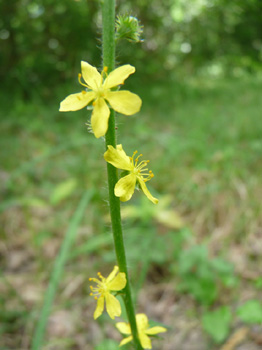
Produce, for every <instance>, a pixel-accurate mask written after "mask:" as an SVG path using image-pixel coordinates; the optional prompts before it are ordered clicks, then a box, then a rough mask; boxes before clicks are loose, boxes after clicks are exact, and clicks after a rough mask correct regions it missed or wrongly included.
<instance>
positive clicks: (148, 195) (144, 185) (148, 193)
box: [137, 177, 158, 204]
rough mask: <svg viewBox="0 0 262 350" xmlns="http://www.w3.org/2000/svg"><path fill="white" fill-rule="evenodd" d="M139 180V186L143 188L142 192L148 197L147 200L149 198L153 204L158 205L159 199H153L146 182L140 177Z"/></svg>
mask: <svg viewBox="0 0 262 350" xmlns="http://www.w3.org/2000/svg"><path fill="white" fill-rule="evenodd" d="M137 179H138V181H139V184H140V186H141V188H142V191H143V192H144V194H145V195H146V196H147V198H148V199H149V200H150V201H151V202H153V203H154V204H157V203H158V199H157V198H155V197H153V196H152V194H151V193H150V192H149V191H148V188H147V187H146V184H145V182H144V181H143V180H142V179H141V178H140V177H138V178H137Z"/></svg>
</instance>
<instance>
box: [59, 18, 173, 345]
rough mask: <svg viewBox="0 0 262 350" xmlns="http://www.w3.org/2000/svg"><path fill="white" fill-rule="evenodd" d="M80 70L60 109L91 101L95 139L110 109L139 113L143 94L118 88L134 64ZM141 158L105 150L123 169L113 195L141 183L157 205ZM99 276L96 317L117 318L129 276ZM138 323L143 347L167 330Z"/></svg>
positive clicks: (123, 196) (94, 292) (129, 192)
mask: <svg viewBox="0 0 262 350" xmlns="http://www.w3.org/2000/svg"><path fill="white" fill-rule="evenodd" d="M119 21H120V20H119ZM128 23H129V24H130V23H131V24H132V26H133V27H134V28H136V33H140V32H139V31H138V29H139V25H138V22H136V21H135V20H134V18H131V17H130V18H129V19H128ZM120 24H121V23H120V22H119V25H120ZM121 25H122V24H121ZM119 28H120V27H119ZM121 28H122V27H121ZM137 28H138V29H137ZM122 29H123V28H122ZM122 29H121V30H122ZM119 33H120V29H119ZM132 35H133V34H132ZM137 35H138V34H137ZM132 38H133V36H132ZM135 39H136V40H139V37H138V36H137V37H135ZM81 71H82V73H81V74H79V77H78V80H79V83H80V84H81V85H82V86H83V87H84V89H83V90H82V91H81V92H79V93H75V94H71V95H69V96H67V97H66V98H65V99H64V100H63V101H62V102H61V104H60V111H61V112H67V111H77V110H79V109H82V108H84V107H87V106H88V105H90V103H91V102H92V107H91V108H92V114H91V129H92V131H93V133H94V135H95V137H96V138H99V137H102V136H104V135H105V134H106V133H107V130H108V122H109V118H110V108H112V109H114V110H115V111H116V112H118V113H122V114H125V115H132V114H135V113H137V112H139V110H140V108H141V104H142V101H141V99H140V97H138V96H137V95H136V94H133V93H131V92H129V91H126V90H121V91H118V87H119V86H120V85H122V84H124V81H125V80H126V79H127V78H128V77H129V75H130V74H133V73H134V72H135V68H134V67H132V66H130V65H129V64H127V65H124V66H121V67H118V68H116V69H115V70H113V71H112V72H111V73H109V74H108V73H107V71H108V69H107V67H104V68H103V70H102V72H101V73H99V72H98V71H97V69H96V68H95V67H92V66H91V65H90V64H89V63H87V62H84V61H82V62H81ZM140 157H142V154H139V155H137V151H135V152H134V153H133V155H132V156H131V157H129V156H127V154H126V153H125V151H124V149H123V147H122V145H121V144H119V145H117V146H116V147H114V146H113V145H108V148H107V151H106V152H105V153H104V159H105V161H106V162H108V163H109V164H111V165H112V166H114V167H115V168H116V169H121V170H123V171H124V173H123V174H121V175H122V176H121V178H120V179H119V180H118V181H117V183H116V184H115V187H114V194H115V196H116V197H118V198H119V199H120V200H121V201H123V202H126V201H128V200H130V199H131V197H132V196H133V194H134V191H135V188H136V186H138V187H139V188H140V189H141V190H142V191H143V193H144V194H145V195H146V197H147V198H148V199H149V200H150V201H151V202H153V203H154V204H157V203H158V199H156V198H155V197H153V196H152V194H151V193H150V192H149V190H148V188H147V186H146V182H148V181H149V180H150V179H152V177H154V174H153V173H152V171H151V170H148V163H149V160H141V158H140ZM97 275H98V278H89V280H90V281H92V282H94V283H95V284H96V285H95V286H90V289H91V293H90V295H91V296H93V297H94V298H95V299H96V300H97V305H96V309H95V312H94V319H97V318H98V317H99V316H101V315H102V313H103V311H104V309H106V311H107V313H108V315H109V316H110V318H111V319H115V317H119V316H120V315H121V304H120V302H119V300H118V299H117V295H118V294H119V293H120V294H122V293H123V294H125V288H126V284H127V276H126V274H125V273H124V272H121V271H119V267H118V266H115V267H114V269H113V271H112V272H111V273H110V274H109V275H108V277H103V276H102V275H101V273H100V272H98V273H97ZM136 323H137V332H138V338H139V341H140V343H141V346H142V347H143V348H144V349H151V348H152V345H151V340H150V338H149V336H150V335H155V334H158V333H162V332H166V328H164V327H160V326H155V327H152V328H150V327H149V323H148V318H147V316H146V315H145V314H137V315H136ZM116 327H117V329H118V330H119V331H120V332H121V333H122V334H124V335H127V337H125V338H124V339H123V340H122V341H121V343H120V346H122V345H124V344H126V343H128V342H130V341H131V340H132V339H133V336H132V331H131V326H130V325H129V324H128V323H125V322H118V323H117V324H116Z"/></svg>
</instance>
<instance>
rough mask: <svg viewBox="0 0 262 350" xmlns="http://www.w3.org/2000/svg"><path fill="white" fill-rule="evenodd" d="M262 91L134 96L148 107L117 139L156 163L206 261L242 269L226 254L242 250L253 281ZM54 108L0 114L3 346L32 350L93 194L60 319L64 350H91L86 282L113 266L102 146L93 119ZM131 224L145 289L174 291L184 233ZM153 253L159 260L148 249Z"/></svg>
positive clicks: (54, 336)
mask: <svg viewBox="0 0 262 350" xmlns="http://www.w3.org/2000/svg"><path fill="white" fill-rule="evenodd" d="M261 85H262V81H261V80H259V79H254V78H243V79H242V80H192V81H187V82H185V83H180V84H177V83H175V82H174V83H172V82H170V83H169V84H167V85H165V84H163V83H159V84H153V85H152V86H150V88H149V89H145V88H144V87H139V88H135V87H133V88H132V90H133V91H134V90H135V91H136V92H138V93H139V94H140V96H141V97H142V99H143V109H142V111H141V113H140V114H139V115H137V116H134V117H125V116H119V117H118V131H119V142H121V143H123V145H124V147H125V149H126V152H127V153H128V154H132V153H133V151H134V150H135V149H138V151H139V152H141V153H143V154H144V156H145V158H148V159H150V160H151V163H150V167H151V169H152V170H153V172H154V174H155V178H154V179H152V181H150V183H149V188H150V190H152V193H153V194H154V195H156V196H158V197H159V198H160V199H161V198H162V197H163V196H165V195H167V194H168V195H169V196H170V198H171V199H170V204H168V205H167V208H166V210H173V211H175V212H176V213H177V214H178V216H180V217H182V218H183V221H184V222H185V225H186V226H187V227H189V228H190V232H192V235H193V237H194V241H195V242H198V243H203V242H204V243H205V244H207V245H208V247H209V252H210V255H212V256H217V255H219V256H220V255H222V256H223V257H224V258H226V259H232V260H234V257H232V256H231V253H230V251H231V249H233V248H234V249H235V248H236V247H240V252H241V254H242V257H243V259H244V257H245V259H244V260H245V264H246V265H245V268H246V269H247V270H249V271H251V272H254V274H256V273H257V265H258V264H259V263H260V262H261V256H260V255H259V252H258V253H254V251H252V249H250V250H248V247H249V246H250V245H251V244H253V243H252V242H253V240H254V239H256V237H257V232H259V228H261V225H262V222H261V217H260V216H259V213H261V212H262V204H261V197H262V192H261V177H260V174H261V170H262V169H261V168H262V163H261V161H260V160H261V153H262V140H261V134H262V121H261V111H262V101H261V96H260V90H261ZM65 95H66V94H64V93H62V95H61V96H60V97H59V98H60V99H62V98H64V96H65ZM57 110H58V102H57V103H54V104H50V105H46V104H43V103H41V102H39V103H36V102H35V101H32V102H30V103H25V102H23V101H19V100H17V101H14V103H13V104H12V108H11V109H9V110H8V109H6V111H5V113H2V115H1V116H0V117H1V129H2V131H3V132H2V135H3V136H2V137H1V139H0V147H1V149H2V150H5V151H4V152H1V154H0V163H1V165H2V170H1V172H0V177H1V184H2V186H1V187H2V188H1V194H2V197H3V200H2V202H1V205H0V211H1V216H2V219H1V220H2V223H1V226H0V227H1V228H0V237H1V242H2V243H1V246H0V253H1V254H0V256H2V258H1V265H2V272H1V275H0V290H1V300H0V302H1V304H2V309H3V312H2V314H1V316H0V324H1V327H0V334H1V337H0V339H1V340H0V348H1V349H2V348H4V349H8V350H11V349H17V348H19V349H20V348H21V349H29V348H30V344H31V339H32V334H33V329H34V322H35V319H36V318H37V312H38V311H37V310H40V308H41V305H42V300H43V296H44V291H45V288H46V286H47V284H48V280H49V277H50V273H51V269H52V267H53V261H54V259H55V256H56V254H57V252H58V250H59V247H60V244H61V242H62V241H63V236H64V234H65V232H66V230H67V228H68V222H69V218H70V217H71V216H72V214H73V211H74V208H75V207H76V206H77V203H78V202H79V200H80V198H81V196H82V194H83V193H84V192H85V191H86V190H90V189H93V191H94V192H93V199H92V203H91V205H89V206H88V208H87V210H86V215H85V217H84V219H83V221H82V224H81V227H80V228H79V229H78V234H77V237H76V242H75V245H74V246H73V247H72V249H71V251H70V256H71V258H70V259H71V260H70V261H68V262H67V267H66V273H65V276H64V278H63V280H62V281H61V283H60V286H59V289H58V295H59V297H58V296H57V297H56V299H55V302H56V303H55V306H54V307H53V310H52V311H53V315H57V314H58V315H59V310H67V312H69V311H70V310H71V311H70V312H71V314H70V320H71V319H74V320H75V321H74V322H73V325H71V328H72V331H71V332H72V334H71V333H70V331H65V330H64V332H65V335H64V340H63V339H60V342H61V344H59V345H57V347H56V349H60V348H61V349H75V348H76V349H81V350H82V349H84V347H81V344H82V343H81V341H77V340H76V339H78V338H79V337H80V338H81V337H82V338H83V339H84V340H83V341H82V342H84V343H85V344H86V343H87V344H89V346H90V349H91V348H92V349H93V347H94V346H99V343H98V342H97V341H96V340H95V339H93V338H92V336H91V335H90V334H89V333H88V335H86V333H87V332H86V330H87V328H88V324H89V322H91V317H92V310H93V309H94V303H93V300H90V299H91V298H88V299H87V297H86V296H87V295H88V285H89V283H88V278H89V277H90V276H92V275H93V274H94V273H96V271H99V270H101V271H103V272H104V274H106V273H107V272H109V271H110V270H111V265H112V264H114V253H113V252H112V239H111V236H110V225H109V222H108V217H107V215H108V206H107V201H106V198H107V188H106V176H105V164H104V161H103V152H104V144H103V141H102V140H96V139H95V138H94V137H93V136H92V135H91V134H88V132H87V130H86V126H85V122H86V119H87V117H86V116H87V113H86V112H85V111H79V112H76V113H59V112H58V111H57ZM130 204H131V205H136V204H138V205H140V204H141V194H139V193H136V195H135V197H134V198H133V199H132V201H131V202H130V203H128V204H127V205H124V207H125V208H129V207H130ZM142 204H143V203H142ZM161 210H162V209H161ZM163 210H164V209H163ZM124 226H125V232H126V243H127V245H128V258H129V264H130V270H131V273H132V276H133V279H135V281H134V282H135V283H134V285H135V287H136V289H137V292H139V287H140V286H141V285H144V286H145V287H146V286H147V284H150V283H151V281H158V283H160V282H161V281H166V282H168V283H171V284H172V283H174V280H176V278H177V277H176V276H175V275H174V271H175V269H173V268H172V269H169V268H168V267H167V266H168V265H169V264H172V263H175V262H176V260H174V259H176V258H174V257H175V256H176V254H175V253H174V250H175V247H172V244H175V243H174V242H175V240H174V237H175V232H176V231H175V230H174V229H171V228H170V226H169V225H168V223H166V224H165V223H163V222H161V223H160V222H159V221H158V220H157V217H156V214H155V213H154V212H152V211H151V207H150V206H147V205H144V206H143V209H141V215H140V217H139V216H138V217H136V218H134V219H131V218H130V217H129V218H127V219H125V222H124ZM257 239H258V240H259V237H257ZM156 241H157V242H158V243H157V249H155V248H154V249H155V250H154V249H153V247H154V242H156ZM141 242H144V243H145V244H143V243H142V244H141ZM163 242H164V243H165V242H166V243H167V244H166V245H165V244H163ZM170 242H171V243H170ZM172 242H173V243H172ZM138 245H140V246H141V249H142V253H141V251H140V250H138V251H137V247H138ZM148 246H150V247H152V249H153V250H152V249H151V253H152V251H153V253H152V254H150V250H149V252H148V253H147V252H146V251H147V249H146V247H148ZM167 246H168V249H167ZM143 252H145V253H144V254H145V255H144V256H145V258H144V259H143V260H144V264H143V261H141V254H143ZM172 259H173V260H172ZM233 262H234V261H233ZM141 264H142V265H141ZM141 267H142V268H141ZM140 270H141V271H142V272H141V275H139V271H140ZM237 272H238V273H241V272H240V271H238V269H237ZM135 276H138V278H137V279H136V278H135ZM252 283H253V282H252ZM253 289H254V287H253ZM238 294H239V295H240V291H239V292H238ZM137 297H138V300H139V294H138V295H137ZM68 310H69V311H68ZM83 319H84V321H83ZM79 320H82V321H79ZM102 320H103V319H102ZM61 323H62V324H63V322H62V321H61ZM102 323H103V321H102ZM65 328H66V326H65ZM69 328H70V327H69ZM71 328H70V329H71ZM66 329H67V328H66ZM102 329H103V327H102ZM96 332H98V333H97V339H101V338H102V339H103V338H104V339H106V338H108V336H105V335H104V333H103V332H104V331H98V330H96ZM99 332H102V333H101V334H100V333H99ZM105 332H106V331H105ZM91 333H92V332H91ZM58 334H59V332H58V331H55V330H53V331H52V329H50V328H49V330H48V334H47V338H46V347H45V349H52V346H53V345H52V344H55V343H56V341H58V338H59V337H60V335H58ZM76 334H77V337H76ZM70 337H71V338H70ZM62 338H63V337H62ZM72 338H73V340H72ZM82 338H81V339H82ZM67 339H68V340H67ZM210 349H211V348H210ZM88 350H89V348H88Z"/></svg>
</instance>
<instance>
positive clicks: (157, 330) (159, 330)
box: [145, 326, 167, 335]
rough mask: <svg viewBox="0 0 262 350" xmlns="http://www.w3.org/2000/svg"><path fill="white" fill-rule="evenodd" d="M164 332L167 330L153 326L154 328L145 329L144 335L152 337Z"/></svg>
mask: <svg viewBox="0 0 262 350" xmlns="http://www.w3.org/2000/svg"><path fill="white" fill-rule="evenodd" d="M166 331H167V329H166V328H165V327H160V326H155V327H152V328H149V329H147V330H146V332H145V333H146V334H148V335H153V334H158V333H164V332H166Z"/></svg>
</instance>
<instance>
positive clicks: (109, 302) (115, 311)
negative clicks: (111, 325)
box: [105, 293, 121, 320]
mask: <svg viewBox="0 0 262 350" xmlns="http://www.w3.org/2000/svg"><path fill="white" fill-rule="evenodd" d="M105 299H106V310H107V312H108V315H109V316H110V317H111V318H112V319H113V320H114V318H115V317H116V316H120V315H121V306H120V302H119V301H118V300H117V298H116V297H114V296H113V295H112V294H110V293H106V295H105Z"/></svg>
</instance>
